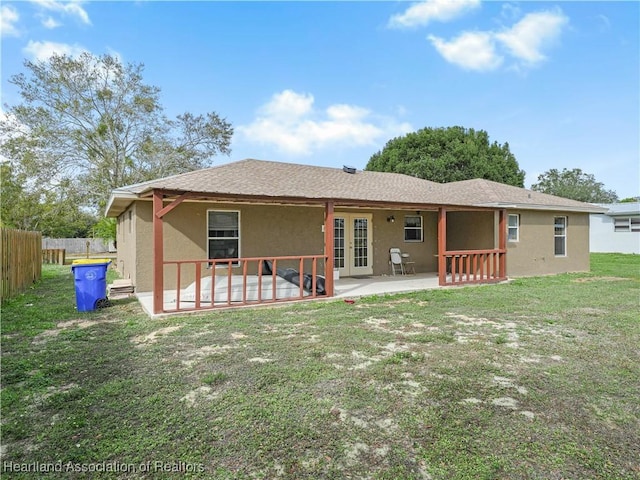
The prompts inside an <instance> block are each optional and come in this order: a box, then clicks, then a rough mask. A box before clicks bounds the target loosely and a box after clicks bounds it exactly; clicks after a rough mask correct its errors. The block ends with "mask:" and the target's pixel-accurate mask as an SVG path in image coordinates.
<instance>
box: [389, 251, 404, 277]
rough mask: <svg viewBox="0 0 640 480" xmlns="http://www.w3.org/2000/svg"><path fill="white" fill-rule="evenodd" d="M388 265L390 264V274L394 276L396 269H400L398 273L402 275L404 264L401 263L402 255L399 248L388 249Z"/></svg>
mask: <svg viewBox="0 0 640 480" xmlns="http://www.w3.org/2000/svg"><path fill="white" fill-rule="evenodd" d="M389 258H390V260H389V263H390V264H391V272H392V273H393V274H394V275H395V274H396V268H399V269H400V273H401V274H402V275H404V264H403V263H402V253H401V252H400V249H399V248H390V249H389Z"/></svg>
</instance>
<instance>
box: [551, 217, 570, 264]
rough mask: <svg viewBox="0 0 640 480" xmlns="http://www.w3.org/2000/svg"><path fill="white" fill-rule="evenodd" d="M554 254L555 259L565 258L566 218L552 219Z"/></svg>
mask: <svg viewBox="0 0 640 480" xmlns="http://www.w3.org/2000/svg"><path fill="white" fill-rule="evenodd" d="M553 229H554V230H553V241H554V254H555V256H556V257H566V256H567V217H554V219H553Z"/></svg>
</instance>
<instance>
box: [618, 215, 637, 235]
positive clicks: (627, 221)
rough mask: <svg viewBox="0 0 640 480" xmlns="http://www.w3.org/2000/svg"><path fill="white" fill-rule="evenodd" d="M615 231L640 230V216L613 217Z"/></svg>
mask: <svg viewBox="0 0 640 480" xmlns="http://www.w3.org/2000/svg"><path fill="white" fill-rule="evenodd" d="M613 231H614V232H640V217H619V218H614V219H613Z"/></svg>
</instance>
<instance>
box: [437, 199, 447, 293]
mask: <svg viewBox="0 0 640 480" xmlns="http://www.w3.org/2000/svg"><path fill="white" fill-rule="evenodd" d="M446 250H447V210H446V208H444V207H440V208H439V209H438V284H439V285H440V286H443V285H446V283H447V259H446V257H445V255H444V254H445V252H446Z"/></svg>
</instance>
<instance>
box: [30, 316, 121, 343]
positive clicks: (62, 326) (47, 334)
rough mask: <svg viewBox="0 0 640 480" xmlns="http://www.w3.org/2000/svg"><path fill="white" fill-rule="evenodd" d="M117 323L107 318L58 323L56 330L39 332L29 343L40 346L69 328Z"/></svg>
mask: <svg viewBox="0 0 640 480" xmlns="http://www.w3.org/2000/svg"><path fill="white" fill-rule="evenodd" d="M118 322H120V320H119V319H109V318H103V319H98V320H87V319H84V318H78V319H75V320H67V321H66V322H59V323H58V324H57V325H56V328H52V329H50V330H45V331H43V332H40V333H39V334H38V335H36V336H35V337H33V340H32V341H31V343H32V344H34V345H40V344H42V343H45V342H47V341H48V340H49V339H51V338H55V337H57V336H58V335H59V334H60V332H63V331H65V330H69V329H70V328H80V329H85V328H90V327H95V326H96V325H101V324H107V323H118Z"/></svg>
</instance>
